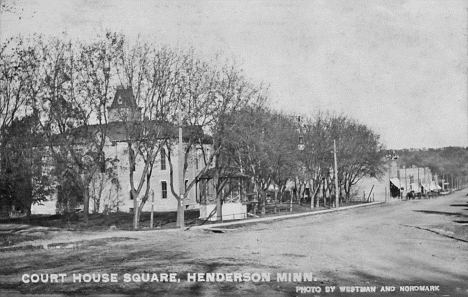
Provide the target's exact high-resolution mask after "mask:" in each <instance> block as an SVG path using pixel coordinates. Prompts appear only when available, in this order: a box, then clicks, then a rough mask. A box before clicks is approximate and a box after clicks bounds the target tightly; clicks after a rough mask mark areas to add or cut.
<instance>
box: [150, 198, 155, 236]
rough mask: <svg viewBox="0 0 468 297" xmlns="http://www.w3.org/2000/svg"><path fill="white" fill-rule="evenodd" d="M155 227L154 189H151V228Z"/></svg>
mask: <svg viewBox="0 0 468 297" xmlns="http://www.w3.org/2000/svg"><path fill="white" fill-rule="evenodd" d="M153 227H154V190H153V189H151V219H150V228H151V229H153Z"/></svg>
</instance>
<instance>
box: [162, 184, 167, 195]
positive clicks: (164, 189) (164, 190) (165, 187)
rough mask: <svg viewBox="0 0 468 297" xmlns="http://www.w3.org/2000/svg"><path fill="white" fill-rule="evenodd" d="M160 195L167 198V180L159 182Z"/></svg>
mask: <svg viewBox="0 0 468 297" xmlns="http://www.w3.org/2000/svg"><path fill="white" fill-rule="evenodd" d="M161 197H162V199H167V182H165V181H162V182H161Z"/></svg>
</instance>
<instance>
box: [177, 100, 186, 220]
mask: <svg viewBox="0 0 468 297" xmlns="http://www.w3.org/2000/svg"><path fill="white" fill-rule="evenodd" d="M178 113H179V153H178V158H179V205H178V211H177V223H178V226H177V227H180V228H184V227H185V218H184V199H185V197H184V196H185V193H184V192H185V183H184V151H183V147H182V141H183V139H182V109H181V106H180V101H179V111H178Z"/></svg>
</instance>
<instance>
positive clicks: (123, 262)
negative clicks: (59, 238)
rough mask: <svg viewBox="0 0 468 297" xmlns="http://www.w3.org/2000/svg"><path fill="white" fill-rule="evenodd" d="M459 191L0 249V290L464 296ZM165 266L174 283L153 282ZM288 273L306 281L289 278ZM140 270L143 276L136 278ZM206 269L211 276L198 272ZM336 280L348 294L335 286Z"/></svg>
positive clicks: (467, 235)
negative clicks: (205, 226)
mask: <svg viewBox="0 0 468 297" xmlns="http://www.w3.org/2000/svg"><path fill="white" fill-rule="evenodd" d="M465 195H466V192H456V193H454V194H452V195H449V196H444V197H438V198H436V199H423V200H411V201H398V202H392V203H387V204H384V205H379V206H373V207H365V208H357V209H353V210H347V211H342V212H337V213H329V214H324V215H316V216H310V217H303V218H298V219H290V220H282V221H275V222H268V223H261V224H256V225H250V226H242V227H239V228H231V229H227V230H226V231H225V232H224V233H214V232H211V231H202V230H197V231H196V230H192V231H164V232H160V231H147V232H124V233H122V232H114V233H105V234H101V235H100V234H93V236H92V237H90V238H88V239H89V240H88V241H82V243H81V244H80V245H79V246H77V248H75V249H48V250H34V251H16V252H8V253H3V254H1V255H0V261H1V262H2V263H3V265H2V267H3V268H0V288H1V291H0V293H3V294H16V293H18V292H21V293H25V294H32V293H34V294H37V293H43V294H50V293H58V294H78V295H88V294H96V293H97V294H128V295H139V296H141V295H148V296H155V295H157V296H181V295H184V296H190V295H193V296H220V295H229V296H231V295H242V296H251V295H257V296H346V295H350V294H351V295H352V296H362V295H364V296H374V295H377V296H381V295H393V296H406V295H408V296H468V230H467V228H468V227H467V226H466V224H463V222H466V221H468V203H467V202H468V197H466V196H465ZM83 238H85V237H83ZM171 272H172V273H176V275H175V276H174V277H175V278H174V281H175V282H165V283H162V282H157V281H156V279H157V280H158V281H161V277H162V278H164V277H165V275H164V273H171ZM59 273H62V274H66V276H65V277H64V278H63V282H62V279H59V281H58V282H55V283H50V279H49V282H47V283H43V282H42V281H39V282H37V283H31V281H32V280H35V276H32V274H48V275H49V276H50V274H59ZM93 273H94V274H95V276H96V275H97V274H98V273H100V274H101V279H100V281H99V282H94V281H92V280H91V281H90V282H85V281H84V280H85V278H83V277H86V276H84V274H93ZM112 273H115V274H116V277H117V281H116V282H111V281H108V282H105V281H104V279H103V278H102V277H103V274H109V275H111V274H112ZM196 273H200V274H196ZM239 273H240V274H239ZM278 273H279V275H278ZM288 273H296V275H293V274H291V276H296V277H298V276H300V275H302V276H304V277H305V279H306V280H305V281H302V282H300V281H297V280H296V281H295V282H294V281H293V280H294V279H291V281H289V279H288V277H289V274H288ZM79 274H81V277H82V278H81V282H77V280H78V279H79V278H78V275H79ZM125 274H128V275H127V276H125ZM134 274H138V275H139V277H138V276H134ZM142 274H143V275H142ZM310 275H312V276H313V280H312V281H309V279H308V278H309V277H310ZM146 276H148V277H149V278H153V281H152V282H151V281H148V282H143V281H142V280H141V278H142V277H143V278H145V277H146ZM210 276H212V277H213V278H215V280H216V278H218V280H220V281H218V282H217V281H214V282H206V281H202V279H200V277H204V278H205V280H206V279H207V278H209V277H210ZM267 276H268V278H267ZM73 277H75V282H74V281H73ZM126 277H127V278H126ZM132 277H133V278H132ZM22 278H23V281H22ZM155 278H156V279H155ZM282 278H284V279H283V280H284V281H281V279H282ZM139 279H140V282H138V280H139ZM126 280H127V281H128V282H127V281H126ZM194 280H196V281H194ZM230 280H232V281H230ZM257 280H258V281H257ZM24 281H26V282H27V281H30V282H29V283H25V282H24ZM340 286H341V287H342V288H341V290H345V291H348V292H342V293H339V291H340V288H339V287H340ZM345 286H347V288H345ZM332 289H333V290H334V292H326V290H328V291H331V290H332ZM382 289H383V290H387V291H389V292H381V290H382ZM401 289H403V291H401ZM373 290H375V293H372V291H373ZM352 291H354V292H355V293H351V292H352ZM409 291H413V292H409ZM15 292H16V293H15ZM356 292H358V293H356ZM359 292H361V293H359ZM363 292H365V293H363ZM369 292H370V293H369Z"/></svg>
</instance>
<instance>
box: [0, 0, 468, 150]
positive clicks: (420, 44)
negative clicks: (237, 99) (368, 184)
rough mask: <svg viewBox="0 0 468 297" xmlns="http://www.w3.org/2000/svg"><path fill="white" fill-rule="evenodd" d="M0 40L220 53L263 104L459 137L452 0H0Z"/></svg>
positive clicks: (424, 138) (455, 140)
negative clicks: (253, 85) (262, 86)
mask: <svg viewBox="0 0 468 297" xmlns="http://www.w3.org/2000/svg"><path fill="white" fill-rule="evenodd" d="M1 1H3V2H5V1H6V2H10V3H16V4H17V5H18V7H20V8H23V9H24V10H23V11H22V12H20V16H21V19H20V18H19V17H18V15H17V14H11V13H3V14H0V18H1V19H0V33H1V36H0V38H1V39H2V40H5V38H8V37H11V36H15V35H18V34H20V33H22V34H29V33H32V32H40V33H44V34H48V35H57V34H61V32H67V33H68V35H69V36H70V37H76V38H81V39H89V38H90V37H91V36H96V34H97V33H100V32H102V31H103V30H106V29H110V30H115V31H120V32H123V33H124V34H126V35H127V36H128V37H130V38H134V37H136V36H137V35H138V34H139V35H142V36H143V37H145V38H149V39H152V40H156V41H158V42H161V43H164V44H170V45H174V46H179V47H180V46H182V47H183V46H193V47H195V48H196V49H198V50H199V51H200V52H201V53H202V54H203V55H206V56H207V57H209V56H210V55H214V54H215V53H218V52H222V53H223V54H224V55H225V56H227V57H230V58H234V59H236V60H237V61H239V62H240V63H241V65H243V69H244V70H245V72H246V73H247V75H248V76H249V77H252V78H253V79H254V80H256V81H263V82H265V83H266V84H269V85H270V95H271V102H272V105H273V106H274V107H275V108H277V109H283V110H285V111H288V112H291V113H297V114H313V113H315V112H317V111H318V110H323V111H327V110H330V111H334V112H337V113H344V114H346V115H349V116H350V117H353V118H356V119H358V120H359V121H360V122H362V123H364V124H366V125H368V126H370V127H371V128H372V129H373V130H374V131H376V132H377V133H378V134H380V135H381V140H382V142H383V143H384V144H385V145H386V147H387V148H395V149H399V148H410V147H416V148H418V147H443V146H468V140H467V135H468V131H467V126H468V120H467V110H468V107H467V97H468V96H467V81H468V80H467V75H466V73H467V71H466V70H467V66H468V63H467V31H468V29H467V26H468V25H467V19H468V17H467V10H466V2H465V1H457V0H439V1H429V0H416V1H405V0H395V1H390V0H385V1H379V0H367V1H363V0H361V1H359V0H353V1H343V0H336V1H335V0H324V1H311V0H295V1H288V0H278V1H266V0H216V1H209V0H206V1H195V0H183V1H174V0H171V1H160V0H102V1H101V0H73V1H67V0H16V1H14V0H1Z"/></svg>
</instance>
